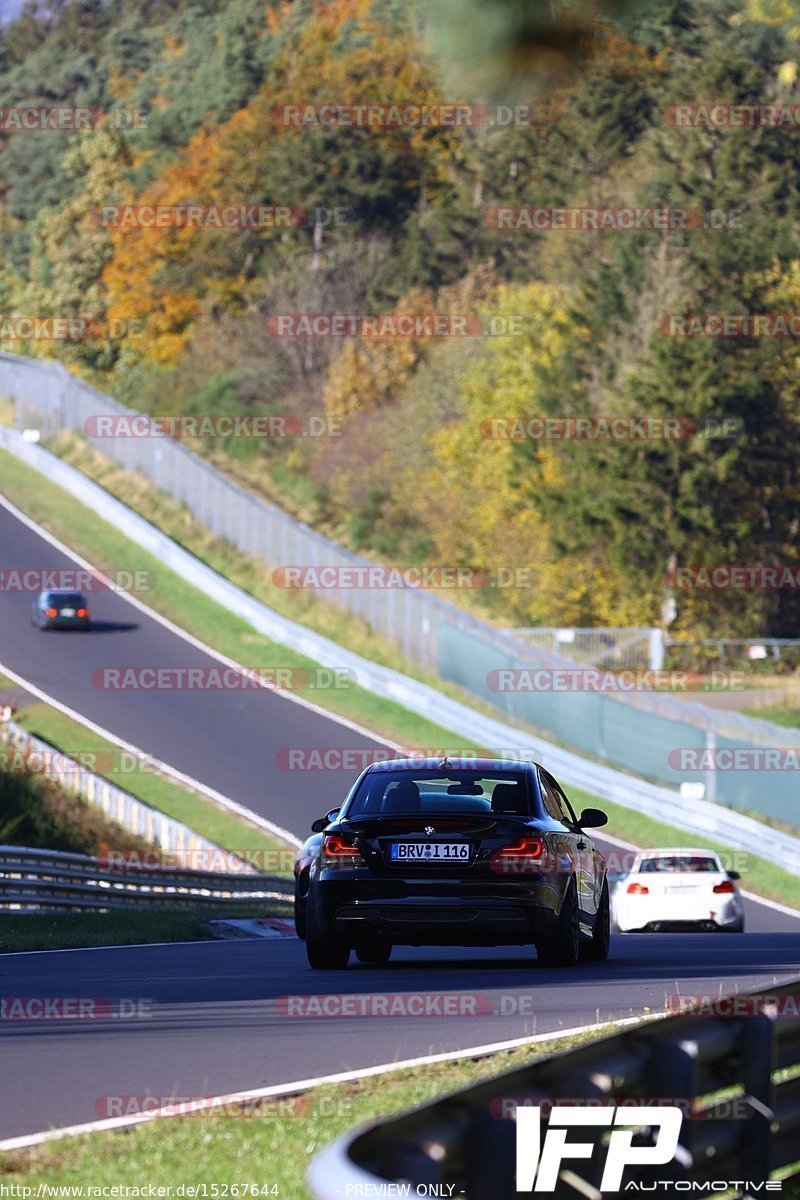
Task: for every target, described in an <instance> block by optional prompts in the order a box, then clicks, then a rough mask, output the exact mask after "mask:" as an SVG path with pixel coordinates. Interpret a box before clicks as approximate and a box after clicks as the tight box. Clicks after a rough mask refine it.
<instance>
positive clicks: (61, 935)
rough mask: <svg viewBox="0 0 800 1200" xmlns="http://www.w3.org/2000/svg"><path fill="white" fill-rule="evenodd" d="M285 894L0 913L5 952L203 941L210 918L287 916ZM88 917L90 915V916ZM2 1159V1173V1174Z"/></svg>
mask: <svg viewBox="0 0 800 1200" xmlns="http://www.w3.org/2000/svg"><path fill="white" fill-rule="evenodd" d="M287 916H291V905H290V904H288V903H287V902H286V901H284V900H275V899H272V900H259V901H258V903H257V904H256V903H252V904H242V905H239V904H235V905H234V904H231V905H227V906H226V905H224V904H221V905H220V906H219V908H217V907H216V906H214V905H210V904H208V905H203V906H202V907H197V908H158V909H150V910H147V911H144V912H127V911H125V910H124V909H115V910H113V911H112V912H104V913H103V912H100V913H94V912H93V913H88V914H87V913H82V912H78V913H41V914H40V913H27V914H24V915H15V914H0V954H12V953H14V952H15V951H22V950H70V949H74V948H77V947H80V946H134V945H137V944H138V945H141V944H143V943H145V942H197V941H205V940H210V939H213V936H214V935H213V934H212V933H210V932H209V930H208V928H207V923H208V922H209V921H216V920H221V919H222V918H223V917H260V918H263V917H287ZM87 918H88V919H87ZM2 1170H3V1168H2V1166H1V1165H0V1174H2Z"/></svg>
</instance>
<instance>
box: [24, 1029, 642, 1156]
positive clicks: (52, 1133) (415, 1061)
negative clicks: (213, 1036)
mask: <svg viewBox="0 0 800 1200" xmlns="http://www.w3.org/2000/svg"><path fill="white" fill-rule="evenodd" d="M663 1019H664V1016H663V1014H661V1013H659V1014H650V1015H647V1014H643V1015H642V1016H641V1017H623V1018H622V1019H621V1020H618V1021H601V1022H599V1023H597V1024H594V1025H583V1026H579V1027H578V1028H576V1029H563V1030H558V1031H557V1032H555V1033H539V1034H536V1035H534V1036H533V1037H521V1038H512V1039H510V1040H509V1041H506V1042H493V1043H491V1044H490V1045H486V1046H470V1047H469V1048H468V1049H466V1050H454V1051H452V1052H444V1053H442V1054H426V1055H424V1056H422V1057H420V1058H408V1059H405V1060H403V1061H401V1062H389V1063H381V1064H380V1065H378V1066H375V1067H362V1068H360V1069H359V1070H356V1071H340V1072H338V1073H337V1074H335V1075H317V1076H314V1077H312V1078H311V1079H297V1080H294V1081H292V1082H291V1083H278V1084H272V1085H271V1086H269V1087H262V1088H254V1089H252V1090H251V1091H240V1092H230V1093H228V1094H227V1095H221V1096H208V1097H204V1098H203V1101H202V1102H201V1103H198V1104H197V1105H196V1107H193V1111H203V1110H205V1109H208V1108H219V1107H220V1106H221V1105H223V1104H225V1105H227V1104H236V1103H242V1102H244V1101H246V1100H260V1099H265V1098H266V1097H269V1096H290V1095H293V1094H295V1093H297V1092H306V1091H310V1090H311V1089H312V1088H318V1087H322V1086H323V1084H329V1083H351V1082H353V1081H355V1080H358V1079H369V1078H370V1077H371V1076H374V1075H386V1074H389V1073H390V1072H392V1071H407V1070H411V1069H412V1068H414V1067H423V1066H430V1065H433V1064H435V1063H442V1062H457V1061H458V1060H459V1059H462V1058H486V1057H488V1056H489V1055H491V1054H501V1053H502V1052H503V1051H504V1050H515V1049H517V1048H518V1047H519V1046H535V1045H540V1044H541V1043H543V1042H550V1041H553V1042H556V1041H562V1040H563V1039H564V1038H568V1037H577V1036H578V1035H579V1034H583V1033H594V1032H599V1031H601V1030H606V1029H621V1028H624V1027H626V1026H628V1025H640V1024H641V1023H642V1022H643V1021H653V1020H663ZM176 1109H180V1105H162V1106H161V1107H160V1108H158V1109H155V1110H154V1111H153V1112H146V1113H136V1114H134V1115H132V1116H127V1117H104V1118H102V1119H101V1120H99V1121H88V1122H86V1123H85V1124H83V1125H65V1126H63V1127H62V1128H60V1129H48V1130H47V1131H46V1132H44V1133H29V1134H23V1135H22V1136H20V1137H14V1138H5V1139H4V1140H2V1141H0V1151H6V1150H21V1149H23V1148H24V1147H27V1146H41V1145H43V1144H44V1143H45V1142H51V1141H55V1140H56V1139H57V1138H62V1137H75V1136H77V1135H79V1134H84V1133H102V1132H108V1131H110V1130H114V1129H124V1128H126V1127H127V1126H130V1125H141V1124H143V1123H144V1122H145V1121H154V1120H157V1119H158V1118H159V1117H168V1116H169V1115H170V1114H171V1113H172V1112H173V1111H174V1110H176Z"/></svg>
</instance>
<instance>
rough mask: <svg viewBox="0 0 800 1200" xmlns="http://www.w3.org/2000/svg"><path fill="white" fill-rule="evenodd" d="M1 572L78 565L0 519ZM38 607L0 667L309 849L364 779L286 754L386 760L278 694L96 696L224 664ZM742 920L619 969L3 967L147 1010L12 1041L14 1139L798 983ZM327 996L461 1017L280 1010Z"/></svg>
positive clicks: (654, 947) (530, 960)
mask: <svg viewBox="0 0 800 1200" xmlns="http://www.w3.org/2000/svg"><path fill="white" fill-rule="evenodd" d="M0 555H1V557H0V566H2V567H17V568H18V569H23V568H27V569H30V568H42V569H43V568H54V567H59V566H66V567H69V566H71V565H72V564H71V561H70V560H68V559H67V560H64V559H63V558H62V556H61V555H60V554H59V553H58V552H57V551H55V550H54V549H53V548H52V547H51V546H49V545H48V544H47V543H46V542H44V541H43V540H42V539H40V538H39V537H37V536H36V535H35V534H34V533H33V532H32V531H30V530H28V529H27V528H26V527H25V526H23V525H21V524H20V523H19V522H17V521H15V520H14V519H13V518H12V517H11V516H10V515H9V514H8V513H7V512H6V511H5V510H4V509H2V508H0ZM30 604H31V597H30V596H29V595H26V594H23V593H13V592H2V591H0V661H3V662H4V663H6V664H7V665H8V666H9V667H10V668H11V669H13V670H15V671H18V672H19V673H20V674H21V675H23V676H24V677H25V678H26V679H29V680H30V681H31V682H32V683H34V684H37V685H38V686H39V687H41V688H42V689H44V690H45V691H47V692H48V693H49V694H51V695H52V696H54V697H56V698H57V699H59V700H61V701H63V702H64V703H66V704H69V705H70V706H71V707H73V708H75V709H77V710H78V711H80V712H81V713H83V714H84V715H85V716H86V717H88V718H89V719H91V720H93V721H96V722H97V723H98V724H101V725H103V726H105V727H106V728H107V729H110V730H112V731H113V732H115V733H116V734H117V735H118V736H120V737H122V738H124V739H125V740H127V741H129V742H133V743H134V744H136V745H137V746H139V747H140V748H141V749H143V750H146V751H147V752H148V753H150V754H153V755H154V756H156V757H158V758H161V759H163V760H164V761H166V762H168V763H170V764H171V765H173V766H174V767H176V768H178V769H179V770H181V771H185V772H186V773H187V774H190V775H192V776H193V777H194V778H196V779H198V780H200V781H201V782H203V783H205V784H208V785H210V786H212V787H214V788H216V789H218V790H219V791H221V792H223V793H224V794H226V795H228V796H230V797H232V798H233V799H235V800H237V801H239V802H240V803H242V804H245V805H247V806H248V807H249V808H252V809H254V810H255V811H256V812H259V813H261V814H262V815H264V816H266V817H268V818H269V819H271V820H273V821H275V822H276V823H278V824H279V825H282V826H283V827H285V828H287V829H290V830H291V831H293V832H294V833H296V834H297V835H299V836H302V835H304V834H305V833H306V832H307V830H308V826H309V824H310V821H311V820H312V819H313V818H314V817H316V816H318V815H320V814H321V813H322V812H324V811H325V810H326V809H327V808H329V807H331V806H333V805H334V804H335V803H337V802H338V800H339V799H340V797H341V794H342V790H343V788H344V787H345V785H346V784H347V783H348V782H349V780H350V778H351V777H352V772H349V773H330V774H323V773H318V774H314V775H313V776H312V775H307V774H304V773H293V772H287V771H283V770H281V769H280V767H279V766H278V765H277V762H276V754H277V752H278V750H279V749H280V748H282V747H287V746H294V747H297V746H308V747H314V746H317V747H319V746H341V747H351V748H363V747H375V746H376V745H377V744H378V743H376V742H373V741H371V740H370V739H367V738H365V737H363V736H361V735H360V734H358V733H357V732H355V731H353V730H351V729H349V728H346V727H344V726H342V725H340V724H338V723H336V722H334V721H331V720H328V719H326V718H325V717H323V716H321V715H319V714H318V713H315V712H313V711H310V710H308V709H304V708H302V707H301V706H299V705H297V704H293V703H290V702H288V701H286V700H285V699H282V698H281V697H280V696H278V695H276V694H275V693H272V692H269V691H265V690H258V691H243V692H231V693H220V692H215V693H211V692H175V691H172V692H148V693H140V692H121V691H120V692H105V691H99V690H97V689H96V688H94V687H93V686H92V682H91V675H92V671H93V670H95V669H96V668H97V667H101V666H111V665H117V666H130V665H140V666H154V665H175V666H198V665H199V666H207V665H213V662H214V660H212V659H209V658H208V656H206V655H204V654H203V653H202V652H201V651H198V650H196V649H194V648H193V647H192V646H190V645H188V644H187V643H185V642H183V641H182V640H181V639H179V638H178V637H177V636H175V635H173V634H172V633H170V632H169V631H168V630H167V629H165V628H164V627H163V626H162V625H160V624H159V623H158V622H156V621H153V620H151V619H150V618H148V617H147V616H145V615H144V614H142V613H141V612H140V611H139V610H138V609H136V608H135V607H133V606H131V605H130V604H128V603H126V601H125V600H124V599H123V598H121V597H120V596H118V595H114V594H112V593H109V592H106V593H101V594H99V595H98V596H97V597H96V598H95V599H94V602H93V610H94V613H93V615H94V617H95V619H96V620H98V621H99V622H101V623H105V624H104V625H103V624H101V627H100V629H99V630H98V631H97V632H93V633H90V634H88V635H84V634H65V635H61V634H49V633H48V634H41V633H39V632H38V631H37V630H35V629H34V628H33V627H32V626H31V625H30V624H29V610H30ZM210 734H211V735H212V736H210ZM612 832H613V831H612ZM746 920H747V933H745V934H743V935H730V934H696V935H679V934H656V935H641V934H636V935H627V936H624V937H623V936H619V935H617V936H616V937H615V939H614V942H613V948H612V957H611V959H610V960H609V962H607V963H603V964H591V965H590V964H586V965H582V966H581V967H579V968H578V969H577V970H575V971H564V970H558V969H550V968H541V967H538V966H537V965H536V963H535V953H534V951H533V949H532V948H531V949H530V950H528V949H524V950H513V951H509V950H508V949H497V950H474V951H466V950H462V949H453V950H438V949H436V950H414V949H409V948H401V949H399V950H396V951H395V954H394V956H393V959H392V962H391V963H390V964H388V965H387V966H382V967H367V966H362V965H354V966H351V967H350V968H349V969H348V970H347V971H346V972H336V971H328V972H311V971H310V970H309V969H308V967H307V966H306V962H305V953H304V948H303V946H302V945H301V944H300V943H299V942H296V941H294V940H293V939H287V940H274V941H272V940H264V941H243V942H211V943H193V944H186V945H177V946H144V947H129V948H119V949H105V950H79V951H57V952H48V953H41V954H20V955H3V956H0V995H1V996H4V997H31V996H37V997H43V996H46V997H95V998H98V999H105V1000H111V1001H114V1000H117V999H125V1000H126V1001H129V1002H130V1001H132V1002H133V1005H134V1007H136V1006H137V1005H138V1002H140V1001H141V1002H142V1004H141V1006H139V1008H138V1011H139V1012H140V1013H141V1015H140V1016H137V1017H133V1018H130V1019H121V1018H103V1019H93V1020H52V1019H51V1020H43V1021H38V1022H33V1021H2V1022H0V1039H2V1051H1V1053H2V1063H3V1081H4V1087H3V1095H2V1101H1V1102H0V1138H9V1137H15V1136H21V1135H24V1134H30V1133H35V1132H39V1131H43V1130H46V1129H48V1128H51V1127H55V1126H59V1125H63V1124H79V1123H83V1122H87V1121H93V1120H96V1119H97V1118H98V1117H100V1116H106V1115H113V1111H114V1110H113V1109H112V1110H111V1111H110V1112H109V1106H108V1103H107V1102H105V1101H103V1100H102V1098H103V1097H108V1096H111V1097H121V1096H125V1097H127V1096H131V1095H134V1096H141V1095H145V1094H151V1095H156V1096H161V1097H170V1096H173V1095H176V1096H181V1095H183V1096H198V1095H214V1094H220V1093H227V1092H232V1091H242V1090H247V1089H255V1088H260V1087H265V1086H268V1085H275V1084H281V1083H288V1082H292V1081H295V1080H300V1079H308V1078H312V1077H316V1076H320V1075H329V1074H333V1073H336V1072H339V1071H343V1070H348V1069H354V1068H358V1067H365V1066H370V1065H375V1064H379V1063H384V1062H389V1061H393V1060H402V1059H408V1058H411V1057H414V1056H417V1055H424V1054H429V1053H437V1052H444V1051H448V1050H455V1049H459V1048H463V1047H467V1046H478V1045H485V1044H490V1043H494V1042H498V1041H503V1040H506V1039H512V1038H515V1037H522V1036H525V1035H529V1034H533V1033H545V1032H549V1031H553V1030H558V1029H568V1028H575V1027H577V1026H582V1025H585V1024H592V1023H594V1022H596V1021H598V1020H603V1019H608V1018H614V1017H627V1016H630V1015H634V1014H639V1013H641V1012H643V1011H645V1010H650V1011H651V1012H659V1011H664V1009H665V1004H666V1002H667V997H669V996H673V995H675V994H676V993H678V992H680V993H681V994H683V995H687V994H705V993H711V994H713V995H718V994H719V993H720V992H726V991H734V990H753V989H757V988H760V987H766V986H769V985H770V984H773V983H775V982H787V981H789V980H791V979H792V978H795V977H798V976H800V917H797V918H795V917H792V916H790V915H788V914H785V913H782V912H780V911H777V910H775V909H772V908H770V907H768V906H766V905H763V904H760V903H758V902H755V901H748V902H747V915H746ZM321 993H324V994H325V995H331V996H337V995H341V994H343V993H346V994H354V993H357V994H359V995H363V994H364V993H369V994H371V995H375V994H377V993H381V994H383V993H390V994H392V995H395V994H397V993H425V994H426V995H429V996H430V995H434V996H438V997H440V998H441V997H444V996H449V997H450V998H451V1003H456V1004H458V1005H461V1006H462V1008H461V1011H464V1013H465V1015H464V1016H447V1017H443V1016H438V1015H435V1013H434V1014H430V1013H429V1014H426V1015H422V1016H413V1015H412V1016H408V1015H404V1016H374V1017H369V1018H368V1017H352V1016H335V1017H320V1016H315V1015H310V1016H309V1015H299V1016H298V1015H288V1014H287V1002H286V1001H285V1000H284V1002H283V1003H282V1002H281V998H285V997H303V996H309V995H319V994H321ZM458 997H460V998H461V999H458Z"/></svg>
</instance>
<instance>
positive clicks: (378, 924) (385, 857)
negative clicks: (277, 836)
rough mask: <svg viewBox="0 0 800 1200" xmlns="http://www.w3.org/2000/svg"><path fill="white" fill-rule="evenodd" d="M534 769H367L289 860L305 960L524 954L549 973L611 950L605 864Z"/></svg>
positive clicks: (391, 764)
mask: <svg viewBox="0 0 800 1200" xmlns="http://www.w3.org/2000/svg"><path fill="white" fill-rule="evenodd" d="M606 823H607V817H606V815H605V813H603V812H601V811H600V810H599V809H594V808H590V809H585V810H584V811H583V812H582V813H581V815H580V816H577V815H576V813H575V812H574V810H573V808H572V806H571V804H570V802H569V800H568V799H567V796H566V795H565V793H564V790H563V789H562V788H561V786H560V785H559V784H558V782H557V781H556V780H555V779H554V778H553V776H552V775H550V774H549V773H548V772H547V771H545V770H544V768H543V767H541V766H538V765H537V764H536V763H532V762H525V761H521V760H520V761H509V760H507V759H502V760H501V759H490V758H469V759H454V760H450V759H440V760H433V759H419V758H408V759H396V760H393V761H386V762H379V763H373V764H372V765H371V766H369V767H367V768H366V770H365V771H363V772H362V773H361V775H360V776H359V777H358V779H357V780H356V782H355V784H354V785H353V787H352V788H351V790H350V792H349V793H348V795H347V797H346V798H345V800H344V803H343V804H342V807H341V808H340V809H333V810H331V811H330V812H329V813H328V814H327V816H325V817H321V818H320V819H319V820H318V821H315V822H314V824H313V826H312V830H313V835H312V837H310V838H309V839H308V841H307V842H306V843H305V845H304V846H303V847H302V848H301V850H300V851H299V852H298V855H297V860H296V864H295V922H296V928H297V932H298V935H299V936H300V937H302V938H304V939H305V942H306V951H307V955H308V962H309V964H310V966H312V967H314V968H317V969H332V968H341V967H345V966H346V965H347V962H348V960H349V957H350V954H351V952H352V951H355V953H356V955H357V957H358V959H359V960H360V961H361V962H367V963H380V962H387V961H388V959H389V957H390V955H391V952H392V947H393V946H397V945H406V946H528V945H529V946H535V947H536V951H537V958H538V960H539V961H540V962H542V963H544V964H546V965H549V966H575V965H576V964H577V963H578V962H579V960H580V959H582V958H588V959H594V960H597V961H599V960H602V959H605V958H607V956H608V950H609V937H610V935H609V929H610V920H609V897H608V881H607V879H606V864H605V860H604V858H603V856H602V854H601V853H600V852H599V850H598V849H597V847H596V845H595V843H594V842H593V841H592V839H591V837H589V836H588V835H587V833H586V830H587V829H591V828H596V827H599V826H602V825H605V824H606Z"/></svg>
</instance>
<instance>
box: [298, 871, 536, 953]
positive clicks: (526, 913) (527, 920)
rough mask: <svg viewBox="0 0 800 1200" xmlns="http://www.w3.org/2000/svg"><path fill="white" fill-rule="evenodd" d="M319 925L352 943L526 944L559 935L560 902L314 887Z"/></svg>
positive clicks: (316, 923) (512, 897)
mask: <svg viewBox="0 0 800 1200" xmlns="http://www.w3.org/2000/svg"><path fill="white" fill-rule="evenodd" d="M313 892H314V895H313V899H311V898H310V899H311V903H312V904H313V906H314V916H315V922H314V923H315V925H316V927H317V929H319V930H320V932H323V931H324V932H326V933H334V934H336V935H337V936H338V937H341V938H343V939H344V940H345V941H347V942H349V943H350V944H351V945H356V944H357V943H358V942H359V941H363V940H365V939H369V938H381V939H384V940H386V941H389V942H392V943H393V944H394V945H406V946H524V945H532V944H533V943H534V942H536V941H539V940H540V939H542V938H547V937H552V936H553V935H554V933H555V932H556V925H557V920H558V917H557V911H556V909H555V907H554V901H555V898H554V897H553V896H552V895H550V896H549V897H548V898H549V900H550V903H547V902H546V901H545V900H543V899H539V900H538V901H537V900H536V899H534V898H533V897H531V896H519V895H515V894H510V895H507V896H504V895H485V896H481V895H470V896H457V895H441V896H433V895H417V896H414V895H404V896H374V897H370V898H359V897H358V896H356V895H353V893H352V892H351V893H350V895H347V896H344V895H342V896H337V895H336V894H335V893H332V892H331V890H330V889H329V887H326V885H325V884H324V883H323V884H321V885H317V887H316V888H314V889H313Z"/></svg>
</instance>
